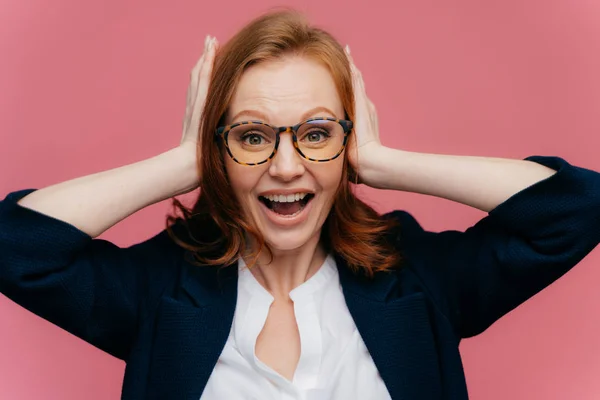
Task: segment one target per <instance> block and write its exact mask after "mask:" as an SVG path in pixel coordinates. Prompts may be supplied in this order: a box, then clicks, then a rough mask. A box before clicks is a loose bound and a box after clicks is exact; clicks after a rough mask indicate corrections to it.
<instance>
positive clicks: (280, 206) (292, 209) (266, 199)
mask: <svg viewBox="0 0 600 400" xmlns="http://www.w3.org/2000/svg"><path fill="white" fill-rule="evenodd" d="M313 197H315V195H314V194H313V193H301V194H300V193H296V194H295V195H287V196H286V195H272V196H271V195H270V196H258V199H259V200H260V201H261V202H262V203H263V204H264V205H265V206H267V208H268V209H269V210H271V211H273V212H275V213H277V214H279V215H283V216H284V217H293V216H295V215H298V214H300V213H301V212H302V210H303V209H304V207H306V205H307V204H308V203H309V202H310V201H311V200H312V199H313Z"/></svg>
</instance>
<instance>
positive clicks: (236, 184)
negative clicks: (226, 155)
mask: <svg viewBox="0 0 600 400" xmlns="http://www.w3.org/2000/svg"><path fill="white" fill-rule="evenodd" d="M225 171H226V173H227V178H228V180H229V185H230V186H231V189H232V190H233V193H234V194H235V197H236V198H237V200H238V201H239V202H240V204H241V206H242V208H245V205H247V204H248V198H249V197H252V196H254V194H253V190H254V189H255V188H256V185H257V184H258V182H259V180H260V178H261V176H262V174H263V172H264V171H263V170H262V168H257V167H247V166H245V165H240V164H238V163H236V162H235V161H233V160H231V159H229V160H227V159H226V160H225Z"/></svg>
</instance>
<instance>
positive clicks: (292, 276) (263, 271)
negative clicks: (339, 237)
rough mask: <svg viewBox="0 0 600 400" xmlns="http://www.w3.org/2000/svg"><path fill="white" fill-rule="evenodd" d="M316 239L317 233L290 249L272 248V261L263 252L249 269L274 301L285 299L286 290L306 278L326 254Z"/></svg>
mask: <svg viewBox="0 0 600 400" xmlns="http://www.w3.org/2000/svg"><path fill="white" fill-rule="evenodd" d="M319 238H320V234H316V235H314V236H313V238H311V239H310V240H309V241H308V242H306V243H305V244H304V245H302V246H301V247H299V248H297V249H293V250H278V249H272V255H273V258H272V260H271V258H270V257H269V254H268V253H267V252H263V253H262V254H260V256H259V258H258V261H257V263H256V264H255V265H254V266H253V267H252V268H251V272H252V274H253V275H254V277H255V278H256V280H257V281H258V282H259V283H260V284H261V285H262V286H263V287H264V288H265V289H267V290H268V291H269V293H271V295H272V296H273V297H274V298H275V300H278V299H279V300H287V299H289V293H290V292H291V291H292V290H293V289H294V288H296V287H298V286H300V285H301V284H302V283H304V282H306V281H307V280H308V279H310V277H311V276H313V275H314V274H315V273H316V272H317V271H318V270H319V268H320V267H321V266H322V265H323V262H324V261H325V258H326V257H327V254H326V252H325V250H324V249H323V246H322V245H321V244H320V243H319ZM244 260H245V261H246V263H247V264H248V263H249V262H250V261H251V259H249V258H246V257H244ZM269 261H270V262H269Z"/></svg>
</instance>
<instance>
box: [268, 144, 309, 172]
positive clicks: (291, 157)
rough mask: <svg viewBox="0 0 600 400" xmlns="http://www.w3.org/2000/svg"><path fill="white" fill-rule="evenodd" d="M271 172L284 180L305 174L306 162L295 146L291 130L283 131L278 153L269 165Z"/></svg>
mask: <svg viewBox="0 0 600 400" xmlns="http://www.w3.org/2000/svg"><path fill="white" fill-rule="evenodd" d="M269 174H270V175H271V176H272V177H274V178H279V179H281V180H282V181H284V182H289V181H292V180H294V179H295V178H298V177H300V176H301V175H302V174H304V162H303V161H302V157H301V156H300V154H298V153H297V152H296V149H295V148H294V141H293V139H292V133H291V132H283V133H281V135H280V139H279V147H278V148H277V153H276V154H275V156H274V157H273V159H272V160H271V165H270V166H269Z"/></svg>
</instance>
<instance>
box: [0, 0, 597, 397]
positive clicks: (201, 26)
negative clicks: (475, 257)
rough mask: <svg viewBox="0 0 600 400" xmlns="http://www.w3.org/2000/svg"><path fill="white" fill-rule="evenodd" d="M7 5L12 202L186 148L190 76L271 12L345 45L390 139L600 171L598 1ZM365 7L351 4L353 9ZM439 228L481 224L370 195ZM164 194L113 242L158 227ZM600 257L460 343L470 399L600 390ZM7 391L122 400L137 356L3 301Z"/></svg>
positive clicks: (438, 203) (3, 95)
mask: <svg viewBox="0 0 600 400" xmlns="http://www.w3.org/2000/svg"><path fill="white" fill-rule="evenodd" d="M452 3H453V4H449V2H447V1H442V0H439V1H432V0H426V1H423V0H421V1H419V2H417V1H413V2H409V1H398V2H391V1H385V2H383V1H381V2H378V1H373V0H371V1H368V2H361V4H358V2H357V3H355V4H353V2H342V1H323V0H318V1H317V0H304V1H300V0H298V1H288V2H277V3H276V2H272V1H264V0H262V1H257V0H254V1H241V0H240V1H227V0H225V1H214V2H204V1H183V0H180V1H167V0H151V1H144V2H142V1H132V0H128V1H123V0H118V1H117V0H102V1H91V0H90V1H85V2H82V1H77V0H53V1H52V2H49V1H46V0H3V1H1V2H0V7H1V9H2V12H0V60H1V62H0V145H1V149H2V151H1V154H2V156H1V157H0V171H2V174H1V175H0V198H3V197H4V195H5V194H6V193H7V192H9V191H12V190H17V189H22V188H30V187H31V188H39V187H43V186H46V185H50V184H53V183H56V182H59V181H63V180H66V179H71V178H75V177H77V176H81V175H85V174H90V173H93V172H97V171H100V170H104V169H109V168H114V167H117V166H120V165H124V164H127V163H132V162H135V161H138V160H141V159H144V158H147V157H150V156H153V155H155V154H158V153H160V152H163V151H165V150H167V149H169V148H171V147H173V146H175V145H177V143H178V140H179V138H180V134H181V122H182V117H183V111H184V105H185V90H186V87H187V83H188V76H189V72H190V69H191V68H192V66H193V65H194V64H195V62H196V59H197V58H198V56H199V53H200V52H201V50H202V46H203V42H204V37H205V35H206V34H208V33H210V34H213V35H215V36H217V37H218V38H219V39H220V40H221V41H224V40H225V39H227V38H228V37H230V36H231V35H232V34H233V32H235V31H236V30H237V29H238V28H240V27H241V26H242V24H243V23H245V22H246V21H247V20H248V19H249V18H251V17H254V16H256V15H257V14H258V13H260V12H262V11H264V10H266V9H268V8H269V7H272V6H275V5H292V6H294V7H296V8H299V9H301V10H304V11H307V12H308V14H309V15H310V16H311V17H312V19H313V21H315V22H316V23H318V24H320V25H322V26H323V27H325V28H327V29H329V30H330V31H331V32H333V33H334V34H335V35H336V36H337V37H338V38H339V40H340V41H341V42H342V43H349V44H350V46H351V48H352V53H353V56H354V58H355V60H356V62H357V65H358V67H359V68H360V69H361V70H362V72H363V75H364V77H365V81H366V85H367V91H368V93H369V96H370V97H371V98H372V100H373V101H374V103H375V104H376V105H377V107H378V110H379V118H380V126H381V135H382V137H383V140H384V143H385V144H386V145H389V146H393V147H398V148H403V149H406V150H410V151H421V152H431V153H446V154H465V155H466V154H472V155H483V156H497V157H509V158H523V157H526V156H528V155H533V154H540V155H560V156H562V157H564V158H566V159H567V160H568V161H570V162H571V163H573V164H576V165H580V166H585V167H588V168H592V169H595V170H600V157H598V156H597V154H598V149H600V134H598V132H600V116H599V115H600V114H599V113H598V108H599V106H600V74H598V71H600V3H598V2H594V1H590V0H588V1H584V0H580V1H576V2H575V1H571V0H562V1H556V0H551V1H549V0H539V1H535V0H527V1H524V0H508V1H502V2H500V1H497V2H494V1H484V2H482V1H476V0H458V1H454V2H452ZM350 4H353V5H350ZM361 193H364V195H365V196H366V197H367V198H368V199H369V200H370V201H371V202H372V203H373V204H375V206H376V207H377V209H379V210H381V211H385V210H389V209H392V208H403V209H407V210H409V211H410V212H412V213H413V214H414V215H416V216H417V218H419V220H420V221H421V222H422V224H423V225H424V226H425V227H426V228H428V229H433V230H441V229H450V228H454V229H464V228H466V227H467V226H469V225H471V224H473V223H474V222H475V221H476V220H477V219H479V218H481V217H483V215H484V214H483V213H481V212H479V211H477V210H474V209H470V208H468V207H466V206H462V205H459V204H455V203H451V202H449V201H446V200H442V199H437V198H433V197H425V196H421V195H416V194H411V193H394V192H375V191H372V190H368V189H366V190H365V189H361ZM167 209H168V204H167V203H162V204H158V205H155V206H152V207H150V208H148V209H145V210H143V211H141V212H139V213H138V214H136V215H134V216H132V217H131V218H129V219H128V220H126V221H124V222H123V223H121V224H119V225H118V226H116V227H115V228H113V229H111V230H110V231H108V232H107V233H106V234H104V235H103V237H104V238H106V239H109V240H113V241H115V242H117V243H119V244H121V245H129V244H132V243H135V242H138V241H141V240H143V239H145V238H147V237H149V236H150V235H152V234H153V233H154V232H157V231H158V230H160V229H162V227H163V222H164V221H163V215H164V213H165V212H166V211H167ZM599 262H600V253H599V251H598V250H596V251H594V252H593V253H592V254H591V255H590V256H588V257H587V258H586V259H585V260H584V261H583V262H581V264H580V265H579V266H578V267H577V268H575V269H574V270H573V271H572V272H571V273H569V274H568V275H567V276H566V277H564V278H563V279H561V280H560V281H559V282H557V283H556V284H554V285H552V286H551V287H550V288H548V289H547V290H545V291H543V292H542V293H541V294H539V295H538V296H536V297H534V298H533V299H532V300H531V301H529V302H528V303H526V304H525V305H523V306H521V307H520V308H519V309H517V310H516V311H514V312H512V313H511V314H509V315H508V316H506V317H505V318H503V319H502V320H501V321H499V322H498V323H496V324H495V325H494V326H493V327H492V328H490V329H489V330H487V331H486V332H485V333H483V334H482V335H480V336H478V337H476V338H474V339H470V340H466V341H464V342H463V344H462V347H461V350H462V353H463V355H464V363H465V369H466V374H467V382H468V385H469V391H470V394H471V397H472V398H473V399H486V400H505V399H598V398H600V379H598V377H599V376H600V341H599V340H598V337H600V316H599V312H598V310H599V308H600V291H599V290H598V289H597V287H598V283H599V282H600V269H599V268H598V265H597V264H598V263H599ZM0 315H1V318H0V354H1V355H2V356H1V357H0V398H2V399H11V400H12V399H64V400H67V399H77V400H80V399H91V400H93V399H116V398H119V395H120V389H121V382H122V378H123V370H124V363H123V362H121V361H119V360H116V359H114V358H112V357H110V356H108V355H106V354H104V353H102V352H100V351H99V350H96V349H94V348H92V347H91V346H89V345H87V344H86V343H84V342H83V341H81V340H79V339H77V338H75V337H73V336H71V335H70V334H68V333H66V332H64V331H62V330H61V329H59V328H57V327H54V326H52V325H51V324H49V323H48V322H46V321H43V320H41V319H40V318H38V317H36V316H34V315H33V314H31V313H28V312H26V311H24V310H23V309H22V308H20V307H19V306H17V305H15V304H14V303H12V302H10V301H9V300H7V299H6V298H5V297H0Z"/></svg>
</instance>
